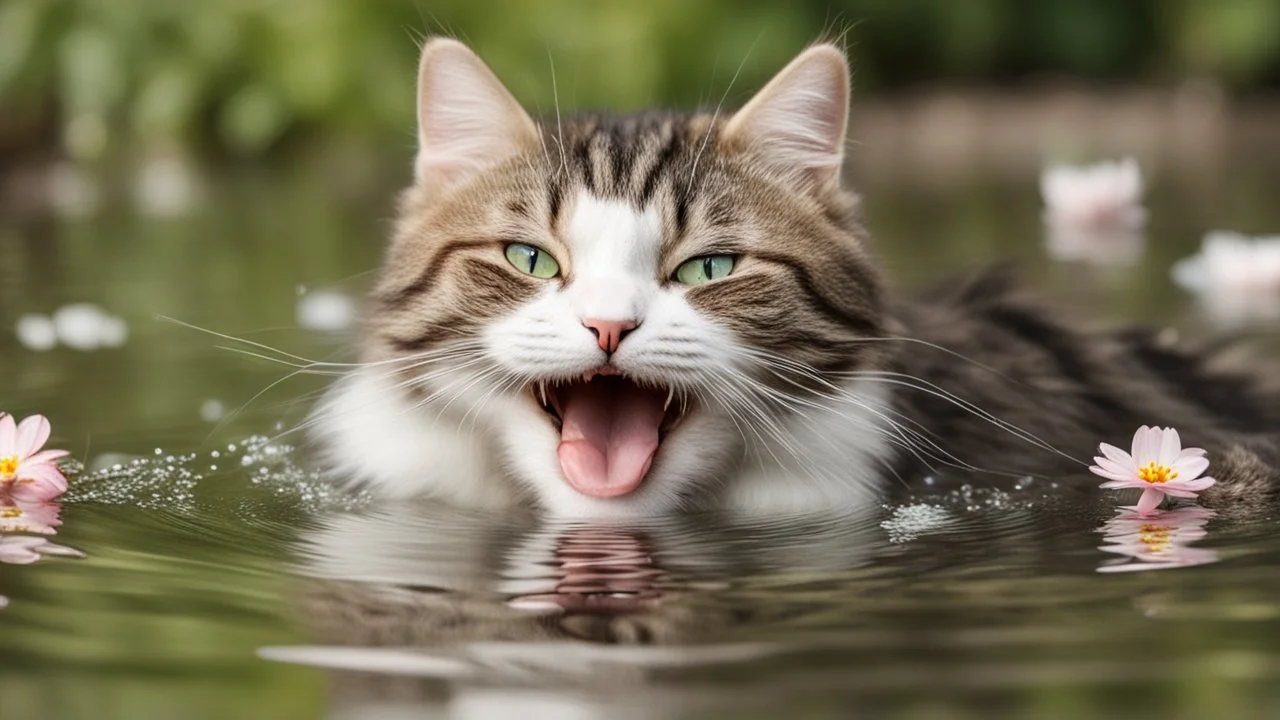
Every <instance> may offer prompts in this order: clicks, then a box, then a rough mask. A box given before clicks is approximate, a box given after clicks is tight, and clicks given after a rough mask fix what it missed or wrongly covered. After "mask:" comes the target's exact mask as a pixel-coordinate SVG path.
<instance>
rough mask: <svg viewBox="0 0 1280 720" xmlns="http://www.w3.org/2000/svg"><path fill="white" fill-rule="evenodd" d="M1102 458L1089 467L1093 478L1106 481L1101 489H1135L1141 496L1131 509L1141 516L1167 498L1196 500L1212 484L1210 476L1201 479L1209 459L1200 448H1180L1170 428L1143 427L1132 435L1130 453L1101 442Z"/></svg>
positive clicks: (1096, 459) (1177, 438)
mask: <svg viewBox="0 0 1280 720" xmlns="http://www.w3.org/2000/svg"><path fill="white" fill-rule="evenodd" d="M1098 449H1099V450H1100V451H1101V452H1102V455H1103V457H1095V458H1094V459H1093V461H1094V462H1095V463H1097V465H1094V466H1092V467H1090V468H1089V470H1090V471H1092V472H1093V474H1095V475H1101V476H1102V477H1104V478H1107V480H1108V482H1104V483H1102V487H1104V488H1108V489H1124V488H1138V489H1141V490H1142V497H1141V498H1139V499H1138V504H1137V505H1136V506H1134V508H1133V509H1134V510H1136V511H1137V512H1138V513H1139V514H1141V515H1147V514H1150V513H1151V512H1152V511H1153V510H1155V509H1156V507H1158V506H1159V505H1160V503H1161V502H1162V501H1163V500H1164V498H1165V496H1166V495H1169V496H1171V497H1180V498H1195V497H1196V494H1197V493H1199V492H1200V491H1201V490H1204V489H1205V488H1207V487H1209V486H1210V485H1212V484H1214V483H1215V482H1216V481H1215V480H1214V479H1213V478H1211V477H1200V476H1201V475H1202V474H1203V473H1204V471H1205V470H1208V469H1209V460H1208V458H1206V457H1205V456H1204V455H1205V452H1204V450H1201V449H1200V448H1185V449H1184V448H1183V447H1182V440H1181V439H1180V438H1179V437H1178V431H1177V430H1174V429H1173V428H1158V427H1147V426H1146V425H1143V426H1142V427H1140V428H1138V432H1136V433H1134V434H1133V451H1132V453H1127V452H1125V451H1123V450H1121V449H1120V448H1118V447H1114V446H1112V445H1108V444H1106V443H1102V444H1100V445H1099V446H1098Z"/></svg>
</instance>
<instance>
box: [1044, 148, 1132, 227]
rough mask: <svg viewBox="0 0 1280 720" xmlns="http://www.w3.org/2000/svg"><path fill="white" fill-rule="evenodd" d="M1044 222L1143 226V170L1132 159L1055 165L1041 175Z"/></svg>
mask: <svg viewBox="0 0 1280 720" xmlns="http://www.w3.org/2000/svg"><path fill="white" fill-rule="evenodd" d="M1040 194H1041V196H1043V198H1044V205H1045V213H1044V217H1045V222H1046V223H1048V224H1050V225H1054V226H1059V227H1075V228H1135V229H1136V228H1141V227H1142V226H1143V225H1145V224H1146V222H1147V211H1146V210H1145V209H1143V207H1142V172H1141V171H1140V170H1139V169H1138V163H1137V161H1136V160H1134V159H1133V158H1126V159H1124V160H1120V161H1116V162H1102V163H1098V164H1096V165H1089V166H1085V167H1074V166H1071V165H1053V166H1050V167H1047V168H1045V169H1044V171H1043V172H1042V173H1041V174H1040Z"/></svg>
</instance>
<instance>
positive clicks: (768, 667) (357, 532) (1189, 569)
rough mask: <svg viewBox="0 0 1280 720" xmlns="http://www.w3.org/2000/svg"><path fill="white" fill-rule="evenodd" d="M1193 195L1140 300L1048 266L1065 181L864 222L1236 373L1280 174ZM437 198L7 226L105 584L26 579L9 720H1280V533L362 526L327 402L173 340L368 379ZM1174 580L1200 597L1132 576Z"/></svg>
mask: <svg viewBox="0 0 1280 720" xmlns="http://www.w3.org/2000/svg"><path fill="white" fill-rule="evenodd" d="M1171 174H1172V175H1175V176H1176V177H1174V178H1170V177H1162V178H1158V179H1157V182H1156V183H1155V186H1154V188H1153V189H1152V191H1151V194H1150V197H1149V202H1148V207H1149V208H1150V210H1151V218H1152V219H1151V226H1150V232H1149V246H1148V248H1147V252H1146V253H1145V255H1144V256H1143V259H1142V261H1141V262H1140V263H1138V264H1137V265H1133V266H1128V267H1118V268H1117V267H1094V266H1089V265H1081V264H1070V263H1058V262H1053V261H1051V260H1050V259H1049V258H1048V257H1047V255H1046V253H1045V249H1044V245H1043V243H1042V242H1041V224H1040V219H1039V213H1040V205H1039V196H1038V191H1037V187H1036V183H1035V178H1034V176H1028V177H1025V178H1013V179H1010V178H1007V177H1005V178H994V177H986V176H984V175H983V174H982V173H981V172H980V171H979V170H975V171H974V172H973V174H972V176H971V177H968V178H967V179H966V181H965V182H964V183H962V184H960V185H953V184H947V185H938V186H931V187H923V186H920V185H919V184H914V185H902V184H899V183H895V182H894V181H893V180H892V179H877V178H867V179H866V182H864V188H865V191H866V209H867V216H868V219H869V223H870V225H871V227H872V229H873V231H874V233H875V234H876V236H877V238H878V246H877V251H878V253H879V254H880V255H881V256H882V257H883V259H884V262H885V265H886V268H887V270H888V272H889V274H890V275H891V277H893V278H894V279H895V280H897V281H898V282H899V283H901V284H903V285H913V284H917V283H921V282H925V281H927V280H928V279H930V278H935V277H939V276H942V275H944V274H946V273H948V272H953V271H956V270H962V269H964V268H970V267H976V266H978V265H981V264H982V263H984V262H987V261H990V260H993V259H1013V260H1015V261H1017V262H1018V263H1019V264H1020V265H1021V266H1022V267H1023V268H1024V269H1025V270H1026V273H1027V278H1028V283H1029V284H1031V285H1033V286H1037V287H1039V288H1040V289H1041V291H1042V292H1043V293H1044V294H1045V295H1046V296H1047V297H1049V298H1051V299H1053V300H1054V301H1055V302H1057V303H1058V304H1061V305H1062V306H1064V307H1066V308H1068V309H1069V310H1070V311H1071V312H1073V313H1078V314H1082V315H1084V314H1089V315H1093V316H1096V317H1100V318H1104V319H1107V320H1111V321H1143V322H1152V323H1160V324H1167V325H1171V326H1174V327H1177V328H1179V329H1180V331H1182V332H1185V333H1187V334H1191V335H1201V336H1203V335H1205V334H1206V333H1207V332H1208V331H1209V329H1210V327H1211V325H1212V323H1211V322H1210V321H1209V320H1208V319H1206V315H1205V313H1204V312H1202V311H1201V309H1200V308H1199V306H1198V305H1197V304H1196V303H1195V302H1194V299H1193V298H1190V297H1188V296H1187V295H1186V294H1184V293H1183V291H1181V290H1180V289H1179V288H1178V287H1176V286H1175V284H1174V283H1173V282H1172V281H1171V279H1170V276H1169V268H1170V266H1171V265H1172V263H1173V262H1174V261H1176V260H1177V259H1179V258H1181V257H1184V256H1186V255H1189V254H1191V253H1192V252H1194V251H1195V249H1196V247H1197V246H1198V244H1199V240H1200V237H1201V235H1202V234H1203V233H1204V232H1205V231H1206V230H1209V229H1212V228H1216V227H1230V228H1236V229H1240V230H1243V231H1246V232H1252V233H1261V232H1264V231H1267V230H1271V231H1275V230H1277V229H1280V205H1276V204H1275V203H1274V188H1275V187H1276V186H1277V183H1278V182H1280V169H1277V168H1267V167H1264V166H1259V165H1258V163H1256V162H1254V160H1253V159H1252V158H1248V157H1245V158H1241V159H1239V160H1227V161H1224V165H1223V167H1221V168H1218V169H1217V170H1216V171H1215V172H1214V173H1213V175H1212V176H1211V177H1209V178H1206V177H1204V176H1203V175H1197V176H1195V177H1187V176H1178V175H1177V174H1175V173H1171ZM403 176H404V173H403V168H401V167H400V166H399V165H390V164H389V165H387V166H381V165H378V164H377V163H374V164H372V165H370V164H360V163H356V164H355V165H354V166H353V167H339V168H335V167H333V166H323V167H316V166H315V165H314V164H311V165H307V164H299V165H297V166H289V167H285V168H281V169H278V170H271V171H264V170H260V169H236V168H232V169H228V170H226V171H225V172H224V173H222V175H221V176H220V177H218V178H217V180H216V181H213V180H210V179H208V178H203V179H201V180H200V182H199V184H198V185H196V186H195V188H194V190H192V192H194V193H195V198H196V200H195V202H194V204H193V205H192V206H191V207H189V208H184V209H183V210H182V212H176V210H175V208H174V207H173V203H172V202H170V203H169V204H168V205H166V204H165V203H160V204H159V205H158V206H157V205H156V204H154V203H152V204H151V205H146V204H144V205H143V206H142V210H139V209H138V206H137V205H136V204H135V203H133V202H131V201H130V195H129V192H128V187H127V185H126V184H123V183H118V182H114V181H108V182H105V183H103V184H102V186H101V187H100V188H99V189H100V191H101V192H102V194H103V198H102V204H101V206H100V207H99V209H97V210H96V211H95V212H94V213H92V214H89V215H83V216H76V215H71V216H68V215H66V214H59V213H55V212H50V211H48V210H46V209H39V208H35V209H33V208H31V207H24V208H17V209H15V208H14V207H12V206H10V207H9V209H8V211H6V212H5V214H4V216H3V217H0V410H7V411H9V412H12V413H13V414H15V415H17V416H18V417H22V416H24V415H27V414H30V413H36V412H39V413H43V414H45V415H47V416H49V417H50V418H51V419H52V421H53V424H54V441H53V443H52V445H53V446H55V447H65V448H67V449H69V450H71V451H72V452H73V454H74V456H75V457H76V458H77V459H79V460H81V461H83V462H84V463H85V464H86V466H87V467H86V470H85V473H84V475H82V476H81V477H80V478H77V479H76V480H75V481H74V482H73V489H72V491H71V492H70V493H69V494H68V495H67V496H66V498H64V501H63V503H62V506H61V508H60V512H61V520H62V525H61V526H60V527H59V528H58V529H57V534H56V536H53V537H52V540H54V541H55V542H56V543H58V544H60V545H65V546H68V547H71V548H75V549H77V550H79V551H81V552H83V553H84V554H85V557H84V558H80V559H76V558H68V557H46V558H43V559H42V561H40V562H37V563H33V564H30V565H7V564H0V596H4V597H5V598H7V606H6V607H4V608H3V609H0V657H3V662H2V663H0V715H2V716H3V717H4V718H5V719H6V720H25V719H26V718H50V717H52V718H95V719H97V718H117V717H118V718H131V719H136V718H172V717H181V718H231V717H234V718H272V719H279V718H316V717H331V718H399V717H411V716H412V717H459V718H470V717H498V718H505V717H516V716H520V717H529V718H534V717H538V718H541V717H548V718H552V717H554V718H579V717H581V718H586V717H609V718H625V717H680V718H685V717H688V718H696V717H728V716H735V717H760V718H772V717H780V716H783V715H784V714H785V715H786V716H788V717H797V718H799V717H851V716H857V715H869V716H885V717H903V718H954V717H993V716H998V715H1012V716H1025V715H1030V714H1036V715H1039V716H1045V717H1053V716H1081V717H1101V716H1112V715H1120V714H1123V715H1124V716H1126V717H1151V718H1162V719H1167V718H1183V717H1186V718H1191V717H1208V716H1214V717H1233V718H1244V717H1276V716H1280V682H1277V681H1278V680H1280V572H1276V571H1275V567H1276V566H1277V563H1278V562H1280V534H1277V533H1275V532H1274V531H1273V529H1274V527H1275V518H1276V515H1277V513H1278V512H1280V508H1274V507H1259V508H1253V509H1251V510H1249V511H1248V512H1244V511H1241V512H1234V513H1230V514H1227V513H1219V514H1216V515H1214V514H1212V513H1202V512H1195V511H1185V512H1182V513H1181V514H1177V515H1171V516H1166V517H1163V518H1161V520H1160V521H1159V522H1158V523H1155V524H1154V526H1153V524H1152V523H1150V522H1147V523H1144V522H1142V521H1136V520H1134V519H1132V518H1128V517H1125V516H1124V515H1118V514H1117V511H1116V508H1115V504H1114V502H1112V500H1113V499H1112V498H1098V497H1096V496H1095V495H1094V494H1093V493H1090V492H1087V491H1086V490H1082V489H1079V488H1074V487H1069V486H1067V484H1064V485H1063V486H1061V487H1060V486H1058V485H1054V484H1051V483H1047V482H1044V481H1039V482H1029V483H1020V484H1019V485H1018V486H1017V487H1014V488H1011V489H1007V490H995V489H990V488H984V487H970V486H961V487H946V488H942V487H937V488H928V487H925V488H924V489H923V490H922V491H921V492H919V493H917V494H916V495H915V496H913V497H910V498H905V499H895V500H893V501H886V503H885V504H884V505H883V506H877V507H871V508H861V509H859V510H858V511H857V512H852V513H849V514H837V515H832V516H829V517H805V518H775V519H772V520H770V521H768V522H754V523H741V522H734V521H732V520H730V519H727V518H720V517H689V518H678V519H670V520H667V521H663V522H655V523H651V524H643V525H635V526H611V527H592V526H589V525H581V524H548V523H542V522H538V521H535V520H533V519H529V518H492V517H473V516H469V515H467V514H466V513H459V512H456V511H448V510H444V509H441V508H438V507H434V506H431V505H429V504H399V505H396V506H391V507H388V506H383V505H380V504H378V503H377V502H371V501H368V500H367V499H366V498H360V497H348V496H343V495H340V494H337V493H335V492H333V491H331V490H330V489H328V488H327V487H326V486H324V485H323V484H322V483H320V482H318V481H317V480H316V479H315V478H314V476H313V474H312V473H311V472H310V471H309V470H308V469H307V467H306V466H305V465H304V464H303V462H302V458H301V457H300V455H299V453H298V452H297V451H295V450H294V449H293V447H294V446H295V445H297V444H298V443H299V442H300V441H301V438H299V437H297V436H296V434H293V433H291V432H290V429H291V428H293V427H294V426H295V425H296V423H297V422H298V421H299V420H300V419H301V418H302V417H304V416H305V413H306V411H307V408H308V406H309V404H310V402H311V401H312V400H313V399H314V397H315V393H316V392H317V391H318V390H320V389H321V388H322V387H323V385H324V382H325V378H318V377H313V376H306V375H303V376H296V377H289V378H287V379H284V378H285V377H286V375H288V373H289V372H290V370H291V368H288V367H282V366H280V365H279V364H276V363H272V362H268V361H265V360H262V359H259V358H255V357H252V356H249V355H246V354H244V353H239V352H235V351H233V350H228V349H224V348H225V347H232V348H239V349H240V350H250V351H254V352H256V350H255V349H254V348H253V347H252V346H246V345H245V344H243V343H236V342H230V341H226V340H223V339H220V338H218V337H215V336H213V335H210V334H208V333H206V332H202V331H199V330H194V329H191V328H189V327H186V326H184V325H181V324H178V323H176V322H173V321H169V320H165V319H161V318H160V317H159V316H165V317H169V318H174V319H176V320H180V321H182V322H184V323H190V324H192V325H195V326H198V327H200V328H207V329H212V330H215V331H217V332H220V333H226V334H228V335H232V336H235V337H238V338H244V339H248V340H252V341H256V342H261V343H265V344H267V345H270V346H272V347H276V348H281V349H283V350H286V351H288V352H291V353H296V354H298V355H300V356H305V357H308V358H316V359H341V358H345V357H349V356H350V352H349V351H350V348H351V344H352V341H353V339H352V335H351V334H350V331H349V330H344V329H343V328H344V326H345V325H346V324H347V323H346V322H345V318H346V315H345V314H346V313H348V312H349V309H350V308H349V306H348V305H347V304H346V302H345V300H344V298H350V297H358V295H359V293H360V292H361V291H362V290H363V288H365V287H366V286H367V284H368V283H369V281H370V279H371V274H370V272H369V270H370V269H371V268H373V267H374V266H375V264H376V262H377V260H378V258H379V254H380V252H381V248H382V243H383V238H384V236H385V234H386V231H387V228H388V225H389V217H390V213H391V201H390V195H389V191H390V189H391V188H392V187H394V185H395V184H396V183H397V182H399V181H400V180H401V179H403ZM171 182H175V181H173V180H171ZM162 185H163V183H162ZM170 200H172V198H170ZM143 210H145V212H144V211H143ZM79 303H92V304H93V305H94V307H96V308H100V309H101V311H100V312H97V313H95V312H94V311H92V310H93V309H92V308H90V311H89V312H87V313H86V312H85V311H84V308H83V307H82V308H80V310H79V311H73V312H71V313H70V314H69V315H68V314H67V313H62V314H61V315H57V314H56V313H57V312H58V311H59V310H60V309H63V310H65V309H66V307H67V306H68V305H73V304H79ZM31 316H35V317H36V319H35V320H34V321H33V320H31ZM23 317H26V318H27V321H26V322H27V323H28V328H27V333H28V334H27V335H25V336H24V341H23V342H19V339H18V336H17V335H16V334H15V333H14V332H13V328H14V327H15V326H16V325H17V324H18V323H19V319H20V318H23ZM45 317H52V319H51V320H49V321H47V322H46V321H45V320H43V318H45ZM68 317H70V319H68ZM59 318H61V319H59ZM77 318H78V319H77ZM86 318H88V319H86ZM32 322H34V323H35V325H31V323H32ZM41 323H45V324H44V325H42V324H41ZM122 326H123V329H124V330H125V332H124V334H123V336H122V335H121V329H122ZM33 327H34V328H35V330H32V329H31V328H33ZM42 327H43V328H45V329H46V330H48V328H53V329H52V330H49V332H52V333H53V334H52V335H50V336H49V338H52V339H49V338H46V339H47V340H49V342H50V343H52V344H57V345H58V346H57V347H54V348H52V349H47V350H39V349H33V345H32V342H33V341H32V337H43V336H41V335H40V333H41V329H40V328H42ZM104 327H105V328H107V330H108V331H107V332H105V333H103V332H101V329H102V328H104ZM68 328H69V329H68ZM95 328H98V329H97V330H95ZM1272 328H1273V329H1272V330H1268V329H1267V328H1261V329H1259V328H1256V327H1255V328H1246V329H1244V330H1243V331H1242V332H1243V333H1244V334H1247V335H1250V336H1253V337H1254V339H1255V340H1257V341H1259V342H1260V343H1261V344H1262V345H1263V346H1266V345H1268V344H1269V345H1270V346H1271V347H1272V348H1275V346H1276V334H1275V332H1274V325H1273V326H1272ZM33 332H34V335H32V334H31V333H33ZM95 332H97V333H99V335H101V336H100V337H98V336H96V335H94V333H95ZM1234 332H1236V331H1234V330H1233V333H1234ZM64 336H66V337H64ZM67 337H69V338H70V339H69V340H68V339H67ZM95 338H96V339H95ZM35 344H36V345H39V344H40V343H39V342H36V343H35ZM46 344H49V343H46ZM77 348H79V349H77ZM1276 357H1278V358H1280V354H1277V355H1276ZM282 379H284V380H283V381H282V382H280V383H278V384H275V385H273V383H276V381H278V380H282ZM1092 484H1093V481H1092V480H1091V479H1089V478H1082V482H1081V485H1082V487H1088V486H1091V485H1092ZM1135 548H1138V549H1135ZM1142 548H1146V550H1147V551H1148V554H1147V556H1146V557H1147V559H1142V558H1143V557H1144V556H1143V553H1142V550H1141V549H1142ZM1152 548H1155V549H1156V550H1158V551H1161V553H1162V554H1160V557H1162V558H1165V559H1166V560H1168V559H1172V562H1170V563H1167V564H1169V565H1171V566H1173V565H1176V567H1166V568H1162V569H1160V570H1159V571H1158V572H1131V570H1133V569H1134V566H1142V567H1144V568H1147V569H1152V568H1153V566H1155V565H1160V564H1161V563H1155V562H1152V561H1151V559H1150V558H1151V554H1150V552H1149V551H1150V550H1151V549H1152Z"/></svg>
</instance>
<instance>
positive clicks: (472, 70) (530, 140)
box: [414, 38, 537, 190]
mask: <svg viewBox="0 0 1280 720" xmlns="http://www.w3.org/2000/svg"><path fill="white" fill-rule="evenodd" d="M536 143H537V129H536V128H535V126H534V124H533V121H532V120H530V119H529V115H528V114H527V113H525V111H524V108H521V107H520V103H518V102H516V99H515V98H514V97H512V96H511V93H510V92H508V91H507V89H506V88H505V87H503V85H502V82H501V81H500V80H498V78H497V76H495V75H494V74H493V71H492V70H490V69H489V67H488V66H487V65H485V64H484V61H482V60H481V59H480V58H479V57H477V56H476V54H475V53H474V52H472V51H471V49H470V48H468V47H467V46H466V45H463V44H462V43H460V42H458V41H457V40H452V39H449V38H435V39H432V40H429V41H427V44H426V46H425V47H423V48H422V60H421V62H420V63H419V65H418V159H417V162H416V163H415V165H414V172H415V176H416V178H417V181H418V183H419V184H420V185H423V186H425V187H427V188H429V189H432V190H434V189H439V188H442V187H445V186H448V185H451V184H454V183H457V182H458V181H460V180H464V179H466V178H469V177H471V176H472V175H474V174H475V173H476V172H477V171H479V170H481V169H483V168H485V167H487V166H489V165H493V164H494V163H497V162H500V161H502V160H505V159H507V158H509V157H511V156H512V155H515V154H516V153H518V152H520V151H522V150H524V149H525V148H527V147H530V146H531V145H536Z"/></svg>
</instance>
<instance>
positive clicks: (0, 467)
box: [0, 455, 18, 480]
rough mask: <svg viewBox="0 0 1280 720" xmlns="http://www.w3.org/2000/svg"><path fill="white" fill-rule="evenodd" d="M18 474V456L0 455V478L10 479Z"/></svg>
mask: <svg viewBox="0 0 1280 720" xmlns="http://www.w3.org/2000/svg"><path fill="white" fill-rule="evenodd" d="M17 474H18V456H17V455H5V456H3V457H0V480H12V479H13V478H14V476H15V475H17Z"/></svg>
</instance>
